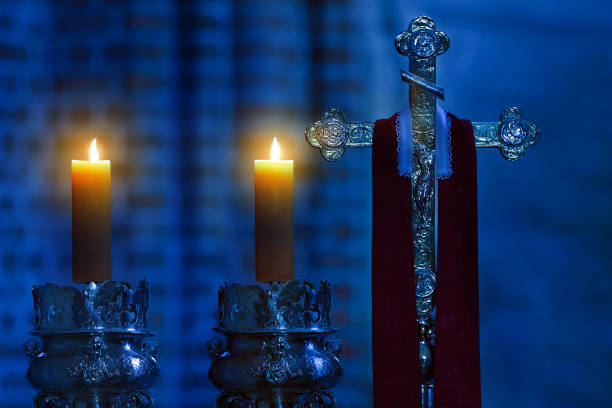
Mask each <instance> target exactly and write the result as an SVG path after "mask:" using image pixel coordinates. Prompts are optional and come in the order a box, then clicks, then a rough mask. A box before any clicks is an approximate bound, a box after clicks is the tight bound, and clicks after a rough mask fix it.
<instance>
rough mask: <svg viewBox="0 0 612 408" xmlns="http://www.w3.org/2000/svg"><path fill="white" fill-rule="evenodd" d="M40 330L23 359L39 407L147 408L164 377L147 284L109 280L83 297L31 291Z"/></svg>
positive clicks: (49, 288)
mask: <svg viewBox="0 0 612 408" xmlns="http://www.w3.org/2000/svg"><path fill="white" fill-rule="evenodd" d="M32 295H33V297H34V311H35V318H36V323H35V325H36V327H35V329H34V331H32V332H31V334H32V335H34V336H37V337H39V338H40V342H39V341H34V340H30V341H28V342H27V343H26V344H25V346H24V349H25V352H26V354H27V356H28V357H29V358H30V366H29V369H28V379H29V381H30V383H32V385H33V386H34V388H36V389H37V390H38V391H39V393H38V394H37V395H36V396H35V397H34V403H33V406H34V407H35V408H148V407H151V405H152V398H151V395H150V394H149V392H148V391H147V389H148V388H150V387H151V386H152V385H153V383H154V382H155V380H156V378H157V377H158V376H159V367H158V365H157V360H156V358H157V344H156V343H152V342H150V341H148V340H147V339H148V338H149V337H150V336H152V335H153V333H151V332H150V331H149V330H148V322H147V313H148V306H149V285H148V283H147V282H146V281H144V280H143V281H141V282H140V284H139V285H138V287H137V288H136V289H132V288H131V287H130V286H129V285H128V284H125V283H120V282H115V281H106V282H103V283H101V284H95V283H93V282H92V283H90V284H89V285H87V287H86V289H85V290H83V291H82V292H81V291H79V290H78V289H77V288H75V287H73V286H58V285H55V284H53V283H46V284H45V285H43V286H34V287H33V288H32Z"/></svg>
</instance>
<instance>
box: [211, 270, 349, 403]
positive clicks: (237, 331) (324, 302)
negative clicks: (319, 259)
mask: <svg viewBox="0 0 612 408" xmlns="http://www.w3.org/2000/svg"><path fill="white" fill-rule="evenodd" d="M330 307H331V293H330V289H329V284H328V283H327V282H321V286H320V287H319V289H318V290H316V289H315V288H314V286H313V285H312V284H310V283H308V282H305V281H302V280H292V281H288V282H282V283H271V284H267V285H265V286H259V285H248V286H243V285H239V284H236V283H233V284H231V285H227V283H226V284H225V286H222V287H220V288H219V326H218V327H216V328H215V331H217V332H219V333H221V334H222V335H223V336H224V338H215V339H213V340H211V341H210V342H209V343H208V348H209V352H210V354H211V356H212V358H213V360H214V361H213V363H212V366H211V367H210V371H209V377H210V379H211V380H212V382H213V383H214V384H215V385H216V386H217V387H218V388H219V389H221V390H222V393H221V394H220V395H219V396H218V397H217V404H216V406H217V408H264V407H265V408H307V407H308V408H331V407H334V406H335V401H334V397H333V394H332V393H331V392H330V389H331V388H332V387H334V386H335V385H336V384H337V383H338V381H339V380H340V377H341V376H342V367H341V366H340V360H339V357H340V346H341V343H340V340H338V339H328V336H329V335H331V334H333V333H335V332H336V329H334V328H332V327H331V322H330Z"/></svg>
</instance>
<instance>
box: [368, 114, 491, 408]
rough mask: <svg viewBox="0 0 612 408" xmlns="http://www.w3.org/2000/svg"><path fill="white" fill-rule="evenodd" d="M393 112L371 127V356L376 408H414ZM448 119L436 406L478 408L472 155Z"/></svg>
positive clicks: (409, 253)
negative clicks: (448, 173)
mask: <svg viewBox="0 0 612 408" xmlns="http://www.w3.org/2000/svg"><path fill="white" fill-rule="evenodd" d="M396 116H397V114H395V115H393V116H392V117H391V118H389V119H381V120H378V121H376V125H375V127H374V145H373V150H372V206H373V215H372V354H373V371H374V373H373V375H374V406H375V408H395V407H407V408H412V407H415V408H417V407H419V406H420V373H419V364H418V343H417V341H418V336H417V325H416V310H415V307H416V297H415V285H414V268H413V263H414V262H413V260H414V258H413V257H414V251H413V242H412V204H411V199H410V192H411V181H410V178H407V177H401V176H400V175H399V173H398V170H397V136H396V133H395V122H396ZM449 116H450V118H451V132H452V168H453V174H452V176H451V177H450V178H449V179H447V180H441V181H439V183H438V198H439V200H438V272H437V286H436V291H437V292H436V307H437V311H436V320H437V322H436V323H437V327H436V349H435V351H436V355H435V361H434V364H435V366H434V404H435V407H436V408H459V407H461V408H472V407H480V350H479V337H478V236H477V218H476V213H477V201H476V149H475V146H474V133H473V130H472V125H471V123H470V122H469V121H467V120H459V119H457V118H456V117H455V116H453V115H449Z"/></svg>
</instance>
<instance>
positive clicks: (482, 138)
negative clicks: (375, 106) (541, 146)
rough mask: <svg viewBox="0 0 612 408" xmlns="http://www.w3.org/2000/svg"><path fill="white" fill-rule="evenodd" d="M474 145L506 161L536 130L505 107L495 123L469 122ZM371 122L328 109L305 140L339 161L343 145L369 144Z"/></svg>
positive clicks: (522, 149)
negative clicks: (353, 119)
mask: <svg viewBox="0 0 612 408" xmlns="http://www.w3.org/2000/svg"><path fill="white" fill-rule="evenodd" d="M472 127H473V129H474V140H475V142H476V147H495V148H498V149H499V151H500V153H501V155H502V156H503V157H504V158H505V159H507V160H518V159H520V158H521V157H523V155H524V154H525V149H526V148H528V147H531V146H533V145H535V144H536V143H537V141H538V140H539V139H540V130H539V129H538V127H537V126H536V124H535V123H533V122H530V121H527V120H524V119H523V115H522V112H521V111H520V109H518V108H515V107H512V108H506V109H504V111H503V112H502V113H501V115H500V117H499V121H498V122H472ZM373 135H374V122H349V121H347V120H346V119H345V117H344V113H342V111H341V110H339V109H329V110H327V111H326V112H325V113H324V114H323V117H322V118H321V119H320V120H317V121H315V122H313V123H311V124H310V126H309V127H308V128H307V129H306V132H305V136H306V141H307V142H308V144H310V145H311V146H313V147H316V148H319V149H321V155H322V156H323V158H324V159H325V160H328V161H336V160H339V159H340V158H341V157H342V155H343V154H344V152H345V151H346V148H347V147H370V146H372V139H373Z"/></svg>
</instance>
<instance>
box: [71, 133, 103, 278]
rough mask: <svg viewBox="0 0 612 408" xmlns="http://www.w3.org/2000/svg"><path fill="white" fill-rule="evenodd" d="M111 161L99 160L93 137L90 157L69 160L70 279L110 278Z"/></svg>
mask: <svg viewBox="0 0 612 408" xmlns="http://www.w3.org/2000/svg"><path fill="white" fill-rule="evenodd" d="M110 187H111V181H110V161H109V160H99V157H98V151H97V148H96V139H94V140H93V142H92V143H91V148H90V150H89V161H81V160H73V161H72V281H73V282H82V283H88V282H102V281H105V280H110V278H111V222H110V215H111V212H110V195H111V193H110Z"/></svg>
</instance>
